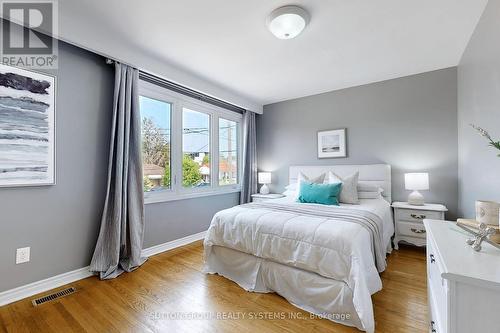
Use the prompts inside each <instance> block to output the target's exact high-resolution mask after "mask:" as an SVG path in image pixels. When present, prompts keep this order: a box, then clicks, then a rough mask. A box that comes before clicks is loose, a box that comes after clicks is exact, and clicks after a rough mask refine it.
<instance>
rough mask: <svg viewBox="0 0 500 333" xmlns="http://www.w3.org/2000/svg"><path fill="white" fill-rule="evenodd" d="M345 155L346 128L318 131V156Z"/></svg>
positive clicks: (332, 156)
mask: <svg viewBox="0 0 500 333" xmlns="http://www.w3.org/2000/svg"><path fill="white" fill-rule="evenodd" d="M337 157H347V148H346V129H345V128H341V129H335V130H328V131H319V132H318V158H337Z"/></svg>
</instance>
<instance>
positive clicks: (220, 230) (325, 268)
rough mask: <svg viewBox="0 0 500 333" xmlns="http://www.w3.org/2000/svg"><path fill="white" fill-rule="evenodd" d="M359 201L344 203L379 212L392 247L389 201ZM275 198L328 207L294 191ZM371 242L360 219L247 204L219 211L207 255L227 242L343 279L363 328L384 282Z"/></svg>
mask: <svg viewBox="0 0 500 333" xmlns="http://www.w3.org/2000/svg"><path fill="white" fill-rule="evenodd" d="M360 201H361V202H360V205H345V206H341V207H345V208H346V210H347V209H349V210H352V209H355V210H364V211H367V212H371V213H373V214H375V215H377V216H378V217H379V219H377V221H379V222H377V224H380V225H378V228H379V231H380V235H381V236H380V237H381V238H382V242H383V246H384V247H385V248H387V249H389V248H390V247H389V244H390V237H391V236H392V234H393V232H394V229H393V228H394V227H393V224H392V217H391V210H390V206H389V204H388V203H387V202H386V201H385V200H383V199H365V200H360ZM273 202H275V203H280V204H285V205H292V206H296V205H302V206H303V205H307V206H308V208H310V207H312V208H314V206H318V209H320V207H319V206H321V209H325V208H324V207H325V206H323V205H314V204H300V203H296V202H294V201H293V199H291V198H289V197H286V198H283V199H277V200H273ZM256 206H257V205H256ZM332 209H333V208H332ZM336 209H337V210H338V208H336ZM372 243H373V239H372V235H370V232H369V231H367V230H366V228H363V227H362V226H360V225H359V224H356V223H352V222H347V221H343V220H342V219H338V218H327V217H324V216H314V215H309V214H298V213H290V212H289V211H278V210H276V209H267V208H251V205H250V206H245V205H244V206H236V207H233V208H230V209H226V210H223V211H220V212H218V213H217V214H216V215H215V216H214V218H213V220H212V223H211V225H210V228H209V229H208V232H207V235H206V238H205V258H208V257H209V256H210V255H211V252H212V246H222V247H226V248H230V249H233V250H236V251H240V252H243V253H247V254H251V255H253V256H256V257H258V258H263V259H267V260H270V261H274V262H277V263H280V264H284V265H287V266H291V267H295V268H299V269H302V270H305V271H309V272H313V273H316V274H319V275H321V276H323V277H325V278H329V279H334V280H336V281H342V282H344V283H345V284H346V285H347V286H348V287H349V288H350V289H351V291H352V295H353V304H354V307H355V310H356V313H357V314H358V316H359V318H360V320H361V322H362V323H363V328H364V329H365V330H368V331H371V330H372V328H373V327H374V319H373V307H372V302H371V295H372V294H374V293H375V292H377V291H379V290H380V289H381V288H382V282H381V280H380V277H379V274H378V271H377V266H376V264H375V259H374V257H375V254H374V250H373V246H372ZM379 267H380V265H379ZM383 267H385V265H384V266H383ZM379 270H381V269H379ZM297 292H300V291H297Z"/></svg>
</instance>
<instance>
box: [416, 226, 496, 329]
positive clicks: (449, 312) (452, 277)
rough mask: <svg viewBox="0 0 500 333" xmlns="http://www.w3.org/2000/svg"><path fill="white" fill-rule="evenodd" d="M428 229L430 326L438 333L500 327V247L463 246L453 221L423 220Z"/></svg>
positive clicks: (463, 237) (463, 241)
mask: <svg viewBox="0 0 500 333" xmlns="http://www.w3.org/2000/svg"><path fill="white" fill-rule="evenodd" d="M424 226H425V229H426V230H427V289H428V302H429V328H430V331H431V332H438V333H470V332H481V333H483V332H484V333H487V332H499V331H500V316H499V315H498V310H499V309H500V251H498V250H497V249H495V248H494V247H493V246H491V245H490V244H485V243H483V250H482V251H481V252H476V251H474V250H473V249H471V248H470V247H469V246H464V243H465V241H466V239H467V238H468V236H467V234H466V233H465V232H464V231H463V230H462V229H460V228H459V227H458V226H456V225H455V223H453V222H447V221H435V220H427V219H426V220H424Z"/></svg>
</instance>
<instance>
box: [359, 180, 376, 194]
mask: <svg viewBox="0 0 500 333" xmlns="http://www.w3.org/2000/svg"><path fill="white" fill-rule="evenodd" d="M379 190H380V187H378V186H377V185H373V184H370V183H366V182H364V181H359V182H358V192H379Z"/></svg>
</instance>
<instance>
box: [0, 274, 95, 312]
mask: <svg viewBox="0 0 500 333" xmlns="http://www.w3.org/2000/svg"><path fill="white" fill-rule="evenodd" d="M92 275H93V274H92V273H91V272H90V271H89V266H87V267H83V268H79V269H75V270H74V271H71V272H67V273H63V274H59V275H56V276H53V277H50V278H47V279H44V280H40V281H36V282H33V283H30V284H26V285H24V286H21V287H17V288H14V289H10V290H7V291H3V292H1V293H0V306H2V305H6V304H9V303H12V302H15V301H19V300H21V299H23V298H27V297H30V296H33V295H36V294H39V293H43V292H44V291H47V290H50V289H54V288H57V287H60V286H64V285H65V284H68V283H71V282H75V281H78V280H81V279H85V278H88V277H89V276H92Z"/></svg>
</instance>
